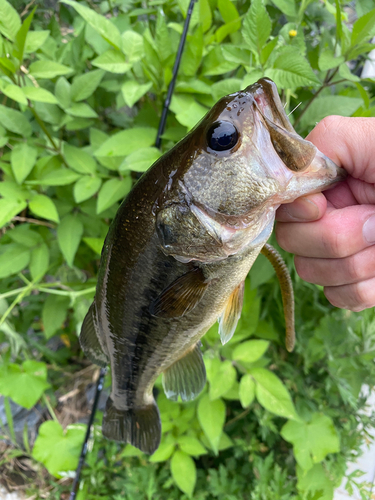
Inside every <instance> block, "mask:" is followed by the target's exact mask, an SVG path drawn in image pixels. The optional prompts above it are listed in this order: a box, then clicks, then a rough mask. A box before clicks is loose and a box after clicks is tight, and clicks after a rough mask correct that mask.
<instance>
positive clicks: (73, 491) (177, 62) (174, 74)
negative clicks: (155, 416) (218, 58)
mask: <svg viewBox="0 0 375 500" xmlns="http://www.w3.org/2000/svg"><path fill="white" fill-rule="evenodd" d="M195 2H196V0H190V3H189V7H188V10H187V13H186V19H185V23H184V28H183V31H182V34H181V38H180V43H179V45H178V50H177V54H176V59H175V62H174V65H173V71H172V79H171V81H170V82H169V86H168V92H167V96H166V98H165V101H164V106H163V111H162V114H161V118H160V122H159V128H158V133H157V136H156V141H155V146H156V147H157V148H159V149H160V146H161V136H162V135H163V132H164V129H165V124H166V122H167V116H168V111H169V106H170V104H171V100H172V95H173V91H174V88H175V85H176V80H177V75H178V70H179V68H180V63H181V58H182V53H183V50H184V46H185V42H186V36H187V33H188V29H189V24H190V19H191V16H192V13H193V8H194V4H195ZM106 373H107V368H101V369H100V372H99V377H98V380H97V382H96V388H95V397H94V402H93V404H92V408H91V412H90V417H89V421H88V423H87V430H86V434H85V439H84V441H83V445H82V449H81V454H80V456H79V460H78V466H77V469H76V474H75V477H74V481H73V485H72V488H71V490H70V496H69V500H75V499H76V496H77V493H78V489H79V484H80V477H81V471H82V467H83V464H84V461H85V457H86V455H87V451H88V441H89V439H90V435H91V427H92V424H93V422H94V418H95V413H96V410H97V407H98V403H99V398H100V394H101V392H102V389H103V385H104V377H105V374H106Z"/></svg>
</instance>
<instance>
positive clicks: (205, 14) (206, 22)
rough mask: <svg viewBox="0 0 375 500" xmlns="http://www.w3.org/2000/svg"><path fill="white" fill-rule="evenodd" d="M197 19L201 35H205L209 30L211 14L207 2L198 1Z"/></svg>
mask: <svg viewBox="0 0 375 500" xmlns="http://www.w3.org/2000/svg"><path fill="white" fill-rule="evenodd" d="M199 18H200V22H201V26H202V30H203V33H205V32H206V31H208V30H209V29H210V28H211V24H212V13H211V7H210V3H209V1H208V0H199Z"/></svg>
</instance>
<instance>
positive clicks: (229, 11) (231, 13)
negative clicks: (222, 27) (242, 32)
mask: <svg viewBox="0 0 375 500" xmlns="http://www.w3.org/2000/svg"><path fill="white" fill-rule="evenodd" d="M217 6H218V8H219V11H220V14H221V17H222V18H223V19H224V22H225V23H231V22H233V21H237V24H238V27H237V29H240V27H241V21H240V15H239V13H238V10H237V9H236V6H235V5H234V3H233V2H232V1H231V0H219V1H218V5H217Z"/></svg>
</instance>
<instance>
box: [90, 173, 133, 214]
mask: <svg viewBox="0 0 375 500" xmlns="http://www.w3.org/2000/svg"><path fill="white" fill-rule="evenodd" d="M131 184H132V182H131V178H130V177H126V178H125V179H123V180H120V179H110V180H109V181H106V182H105V183H104V184H103V186H102V187H101V189H100V191H99V195H98V202H97V206H96V213H97V214H100V213H102V212H104V210H107V208H109V207H111V206H112V205H113V204H114V203H116V202H117V201H119V200H122V199H123V198H124V197H125V196H126V195H127V194H128V193H129V191H130V189H131Z"/></svg>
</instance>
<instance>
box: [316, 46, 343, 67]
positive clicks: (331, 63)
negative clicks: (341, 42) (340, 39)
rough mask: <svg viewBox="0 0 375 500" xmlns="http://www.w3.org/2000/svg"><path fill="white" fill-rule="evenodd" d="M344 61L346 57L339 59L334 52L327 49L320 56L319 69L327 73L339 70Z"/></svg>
mask: <svg viewBox="0 0 375 500" xmlns="http://www.w3.org/2000/svg"><path fill="white" fill-rule="evenodd" d="M344 61H345V58H344V56H340V57H337V56H335V54H334V52H333V50H331V49H326V50H323V51H322V52H321V53H320V54H319V69H320V70H321V71H327V70H328V69H332V68H337V66H339V65H340V64H341V63H342V62H344Z"/></svg>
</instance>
